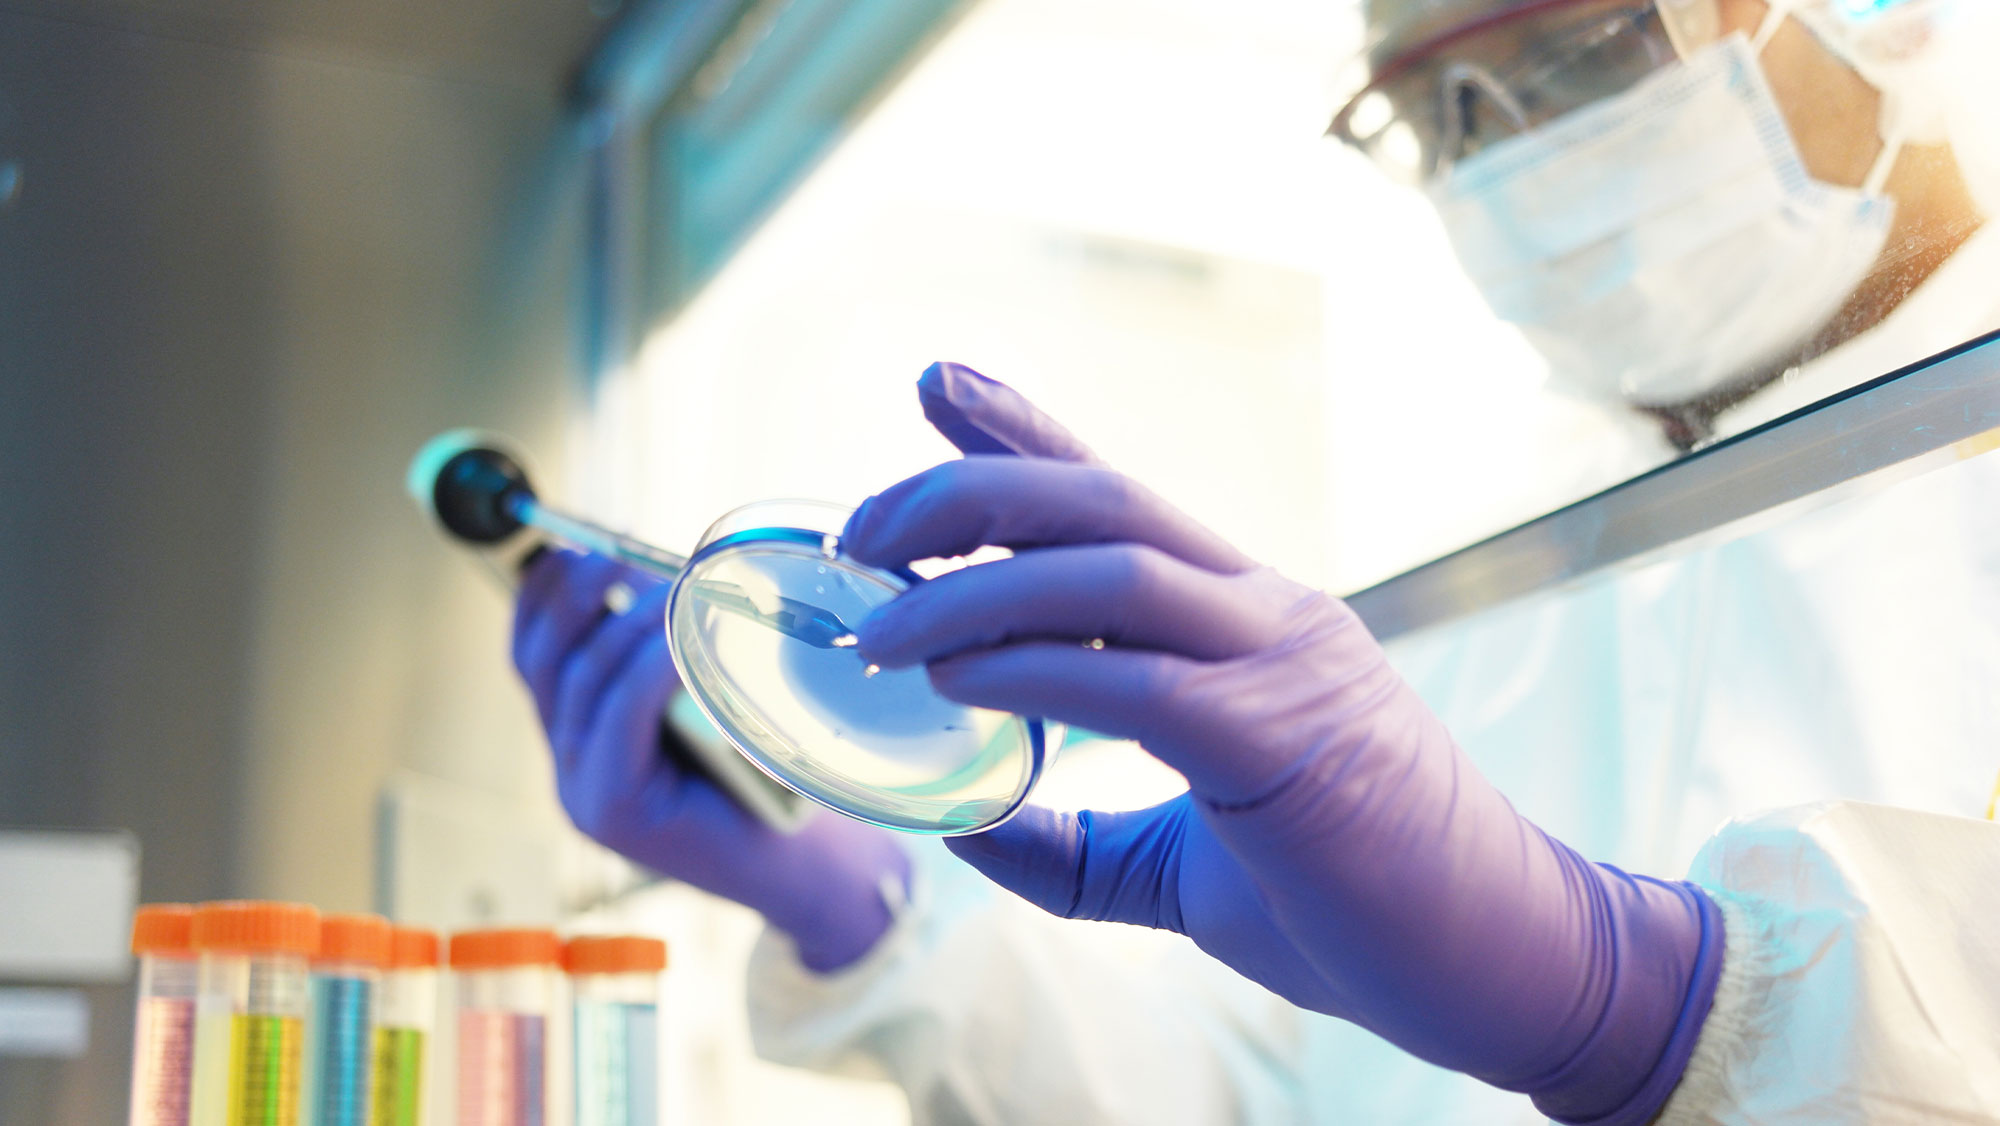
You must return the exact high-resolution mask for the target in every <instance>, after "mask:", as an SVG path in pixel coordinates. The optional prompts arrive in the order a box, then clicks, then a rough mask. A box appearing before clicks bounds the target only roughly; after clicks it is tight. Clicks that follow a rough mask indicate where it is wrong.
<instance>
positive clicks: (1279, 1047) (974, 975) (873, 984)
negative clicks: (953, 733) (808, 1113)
mask: <svg viewBox="0 0 2000 1126" xmlns="http://www.w3.org/2000/svg"><path fill="white" fill-rule="evenodd" d="M918 856H919V862H918V863H917V865H916V871H915V873H914V876H915V878H914V881H913V886H912V889H911V897H910V905H909V907H908V908H907V909H906V910H905V911H904V913H903V915H902V917H901V918H899V919H898V921H897V923H896V924H895V926H894V927H893V928H892V929H891V931H890V932H889V934H887V935H886V936H885V937H884V939H883V940H882V941H881V942H880V943H878V944H877V945H876V947H875V949H873V950H871V951H870V952H869V953H868V954H867V955H866V956H865V957H863V958H862V960H861V961H860V962H858V963H856V964H855V965H853V966H851V967H848V968H846V969H844V970H842V971H840V972H837V973H834V974H829V975H818V974H814V973H812V972H810V971H808V970H806V969H805V968H804V967H803V966H801V965H800V964H799V962H798V959H797V956H796V954H795V952H794V950H793V948H792V944H791V942H790V941H789V939H787V938H786V937H785V936H784V935H783V934H782V933H780V932H777V931H775V930H769V929H767V930H766V932H765V934H764V935H763V936H762V937H761V938H760V939H759V940H758V943H757V946H756V948H755V949H754V950H753V951H752V953H751V958H750V971H749V976H750V982H749V994H750V1028H751V1036H752V1039H753V1041H754V1042H755V1044H756V1047H757V1051H758V1054H759V1055H761V1056H763V1057H764V1058H766V1059H769V1060H772V1061H775V1062H778V1063H785V1064H791V1065H794V1066H799V1067H808V1068H813V1069H815V1070H821V1071H828V1072H834V1073H845V1074H861V1075H875V1076H880V1077H884V1078H887V1079H889V1080H890V1081H892V1082H894V1083H896V1084H897V1085H899V1086H901V1087H902V1088H903V1089H904V1091H905V1092H907V1094H908V1096H909V1099H910V1112H911V1117H912V1120H913V1121H914V1122H915V1123H916V1124H917V1126H927V1124H931V1123H1017V1122H1091V1123H1127V1122H1131V1123H1183V1122H1185V1123H1230V1122H1257V1123H1265V1122H1272V1123H1285V1122H1297V1121H1302V1120H1303V1117H1304V1112H1303V1111H1302V1110H1301V1108H1300V1103H1301V1100H1302V1098H1303V1096H1302V1093H1301V1083H1300V1075H1299V1070H1298V1069H1299V1067H1300V1065H1301V1059H1300V1057H1301V1055H1302V1053H1303V1050H1304V1048H1303V1044H1304V1040H1305V1037H1304V1036H1303V1034H1302V1032H1301V1029H1300V1026H1299V1020H1298V1011H1297V1010H1296V1009H1294V1008H1292V1006H1290V1005H1289V1004H1286V1003H1285V1002H1284V1001H1282V1000H1280V999H1279V998H1277V997H1275V996H1273V995H1272V994H1270V993H1268V992H1266V991H1264V990H1262V989H1260V988H1257V987H1255V986H1253V985H1251V984H1250V983H1249V982H1247V981H1245V980H1244V979H1242V978H1240V977H1237V976H1236V975H1235V974H1234V973H1233V972H1231V971H1229V970H1228V969H1226V968H1225V967H1222V966H1221V964H1220V963H1218V962H1215V961H1214V960H1212V959H1210V958H1208V957H1207V956H1206V955H1204V954H1202V953H1201V952H1200V951H1199V950H1198V949H1196V948H1195V947H1194V946H1193V945H1192V944H1190V943H1188V942H1187V941H1186V940H1185V939H1182V938H1180V937H1179V936H1177V935H1151V934H1148V935H1139V936H1137V937H1140V938H1143V939H1145V940H1148V941H1146V942H1140V943H1136V944H1135V943H1133V942H1131V941H1130V940H1131V939H1133V938H1134V937H1135V935H1134V934H1133V933H1132V931H1133V929H1132V928H1125V927H1120V926H1118V925H1117V924H1080V923H1076V922H1070V921H1067V920H1061V919H1056V918H1053V917H1051V916H1048V915H1046V914H1044V913H1042V912H1041V911H1039V910H1037V909H1035V908H1033V907H1030V906H1029V905H1027V904H1026V903H1023V902H1022V901H1020V900H1018V899H1016V898H1015V897H1013V896H1011V895H1008V894H1006V893H1005V892H1002V891H1000V890H999V889H997V888H994V887H993V886H992V885H991V884H988V883H987V882H986V881H985V880H984V879H982V878H981V877H979V876H978V874H977V873H975V872H973V871H972V870H971V869H970V868H968V867H966V866H965V865H963V864H962V863H961V862H959V861H958V860H957V859H956V858H954V857H952V856H951V855H950V854H949V853H948V852H946V851H945V850H944V849H943V848H941V847H938V848H932V849H921V850H919V851H918ZM1116 932H1124V933H1122V934H1120V933H1116ZM1135 946H1137V947H1140V948H1139V949H1134V947H1135Z"/></svg>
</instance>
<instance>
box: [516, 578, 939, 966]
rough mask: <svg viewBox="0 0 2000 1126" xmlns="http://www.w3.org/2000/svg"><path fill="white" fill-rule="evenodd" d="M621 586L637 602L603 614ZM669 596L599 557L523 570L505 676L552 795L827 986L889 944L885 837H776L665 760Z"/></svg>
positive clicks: (904, 867) (812, 826)
mask: <svg viewBox="0 0 2000 1126" xmlns="http://www.w3.org/2000/svg"><path fill="white" fill-rule="evenodd" d="M614 583H623V584H625V585H626V586H627V587H629V588H630V589H631V590H632V591H633V598H632V601H631V604H630V606H629V608H628V609H626V610H625V611H624V612H623V613H610V612H608V611H607V610H606V608H605V592H606V591H607V590H609V589H610V587H611V586H612V584H614ZM668 593H669V587H668V585H667V584H665V583H663V582H661V581H660V580H659V579H657V578H654V577H653V576H651V575H648V574H646V573H644V572H642V571H636V570H633V569H632V568H629V567H625V566H623V565H621V564H618V563H615V562H612V561H610V560H607V559H602V558H599V557H597V556H591V555H580V554H577V553H575V552H571V551H549V552H546V553H544V555H543V556H542V557H541V558H539V559H537V560H535V562H534V564H533V565H532V566H530V567H529V569H528V572H527V574H526V576H525V577H524V579H523V581H522V584H521V593H520V598H519V602H518V605H517V608H516V613H515V618H514V665H515V667H516V668H517V669H519V670H520V673H521V678H522V679H523V680H525V681H527V684H528V690H529V692H530V693H531V694H532V695H533V696H534V698H535V707H536V709H537V710H538V711H539V712H540V714H541V718H542V726H543V728H544V730H546V731H547V733H548V737H549V747H550V749H551V750H552V751H553V752H554V754H555V767H556V789H557V792H558V793H559V795H560V796H561V798H562V804H563V809H564V810H565V811H566V812H567V813H568V814H569V816H570V820H572V821H574V822H575V823H576V826H577V828H579V829H581V830H583V832H584V833H585V834H587V835H588V836H590V837H591V838H592V839H593V840H596V841H597V842H598V843H600V844H603V845H605V846H606V847H608V848H611V849H613V850H615V851H617V852H620V853H623V854H624V855H625V856H628V857H630V858H631V859H633V860H636V861H638V862H639V863H641V864H644V865H646V866H648V867H650V868H653V869H655V870H657V871H659V872H662V873H664V874H666V875H669V876H673V877H675V878H677V879H680V880H685V881H686V882H688V883H690V884H693V885H694V886H696V887H698V888H702V889H704V890H706V891H710V892H713V893H715V894H716V895H720V896H722V897H724V898H726V899H732V900H735V901H736V902H738V903H741V904H743V905H744V906H746V907H749V908H751V909H753V910H755V911H757V912H758V913H760V914H762V915H763V916H764V917H765V918H766V919H767V920H769V921H770V922H771V924H772V925H773V926H776V927H777V928H779V929H780V930H783V931H784V932H786V933H787V934H789V935H791V937H792V939H793V941H794V942H796V943H797V945H798V948H799V957H800V960H801V961H803V962H804V963H805V965H806V966H807V967H808V968H809V969H812V970H815V971H818V972H822V973H824V972H827V971H831V970H834V969H838V968H840V967H842V966H845V965H847V964H849V963H851V962H853V961H854V960H855V959H857V958H859V957H861V955H863V954H865V953H867V951H868V950H869V948H870V947H872V946H873V945H874V944H875V941H876V940H877V939H878V938H880V937H881V936H882V934H883V933H884V932H885V931H886V930H888V927H889V923H890V921H891V920H890V914H889V907H888V905H887V904H886V903H885V902H884V901H883V897H882V880H883V878H884V877H885V876H886V877H892V878H894V879H895V880H896V881H897V882H898V883H907V881H908V876H909V858H908V857H907V855H905V853H904V852H903V850H902V849H901V848H900V847H898V846H897V844H896V842H895V841H894V840H893V839H892V838H891V837H890V835H889V834H888V833H887V832H886V831H884V830H881V829H877V828H874V827H873V826H869V825H863V824H861V823H860V822H858V821H849V820H848V819H846V818H844V817H835V816H832V815H830V814H826V813H818V814H816V815H815V816H814V817H813V818H812V820H810V821H808V822H807V823H806V825H805V826H804V828H802V829H800V830H799V831H798V832H796V833H791V834H785V833H780V832H778V831H777V830H775V829H772V828H771V827H770V826H768V825H766V824H764V823H763V822H762V821H759V820H758V819H757V818H756V817H755V816H753V815H752V814H750V813H749V812H747V811H745V810H744V809H743V807H741V806H739V805H737V804H736V803H735V802H734V801H732V800H731V799H730V798H729V796H728V795H727V794H725V793H723V791H722V790H721V789H719V788H717V787H716V785H715V784H714V783H713V782H711V781H709V780H708V779H707V778H705V777H702V776H701V775H698V774H693V773H689V772H687V771H685V770H683V769H682V768H681V767H680V766H678V765H677V764H676V763H675V762H674V760H673V759H672V758H671V757H669V756H668V755H667V754H666V753H665V751H664V748H663V747H662V746H661V739H662V737H663V734H665V733H664V732H663V731H662V729H661V726H660V716H661V711H662V709H663V708H664V707H665V705H666V702H667V698H668V697H669V696H670V695H671V694H672V693H673V691H674V689H675V688H676V686H677V685H678V683H679V681H678V679H677V677H676V676H675V673H674V663H673V657H672V656H671V655H670V654H669V653H668V651H667V636H666V629H665V627H664V622H665V620H666V607H667V595H668Z"/></svg>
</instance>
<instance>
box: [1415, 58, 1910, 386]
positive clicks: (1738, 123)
mask: <svg viewBox="0 0 2000 1126" xmlns="http://www.w3.org/2000/svg"><path fill="white" fill-rule="evenodd" d="M1893 158H1894V152H1893V146H1889V147H1886V148H1885V150H1884V152H1883V156H1882V160H1881V161H1880V162H1878V164H1877V169H1876V172H1875V174H1872V175H1871V176H1870V177H1869V185H1868V186H1867V187H1866V188H1864V189H1858V190H1857V189H1852V188H1842V187H1836V186H1834V185H1830V184H1825V183H1821V182H1819V181H1817V180H1814V179H1812V178H1811V177H1810V176H1809V175H1807V173H1806V169H1805V164H1804V162H1803V161H1802V160H1801V159H1800V158H1799V154H1798V149H1797V147H1796V146H1795V145H1794V144H1793V143H1792V139H1791V134H1790V133H1789V132H1788V131H1787V129H1786V127H1785V122H1784V118H1783V116H1782V115H1781V114H1780V113H1779V110H1778V105H1777V102H1776V101H1775V100H1774V99H1773V98H1772V96H1771V91H1770V88H1769V86H1768V85H1767V84H1766V83H1765V81H1764V75H1763V72H1762V70H1761V69H1760V68H1759V67H1758V65H1757V60H1756V51H1755V50H1754V49H1752V48H1751V46H1750V45H1749V43H1748V42H1747V41H1746V40H1745V39H1744V38H1743V37H1742V36H1740V35H1737V36H1731V37H1729V38H1727V39H1724V40H1722V41H1721V42H1719V43H1717V44H1715V45H1714V46H1711V47H1707V48H1704V49H1703V50H1701V51H1699V52H1698V53H1696V54H1695V55H1694V56H1693V57H1691V58H1690V59H1688V60H1687V61H1686V62H1684V63H1681V64H1677V65H1673V66H1669V67H1667V68H1665V69H1663V70H1661V71H1660V72H1658V73H1656V74H1653V75H1650V76H1648V77H1647V78H1646V79H1645V80H1644V81H1642V82H1640V83H1638V84H1637V85H1635V86H1634V87H1632V88H1631V89H1630V90H1627V91H1625V92H1623V93H1621V94H1618V95H1615V96H1613V97H1609V98H1605V99H1603V100H1602V101H1599V102H1595V103H1592V104H1591V105H1588V106H1585V107H1584V108H1582V109H1580V110H1576V111H1574V112H1572V113H1569V114H1567V115H1565V116H1563V117H1561V118H1558V119H1556V120H1555V121H1552V122H1550V123H1548V124H1547V125H1544V126H1541V127H1540V128H1537V129H1533V130H1531V131H1529V132H1526V133H1523V134H1521V135H1520V136H1517V137H1511V138H1508V139H1507V140H1505V141H1502V142H1500V143H1498V144H1495V145H1493V146H1491V147H1489V148H1486V149H1483V150H1481V151H1480V152H1478V153H1475V154H1473V155H1472V156H1470V157H1468V158H1466V159H1464V160H1462V161H1460V162H1458V163H1457V164H1456V165H1454V166H1453V167H1452V168H1451V170H1450V171H1449V172H1448V173H1446V174H1445V176H1443V177H1442V178H1440V179H1439V180H1437V181H1436V182H1434V183H1433V184H1431V185H1430V187H1429V189H1428V190H1429V193H1430V196H1431V200H1432V202H1433V204H1435V205H1436V207H1437V210H1438V214H1439V216H1440V217H1441V218H1442V219H1443V220H1444V226H1445V231H1446V233H1447V235H1449V236H1450V239H1451V243H1452V247H1453V249H1454V250H1455V251H1456V252H1457V254H1458V258H1459V262H1460V263H1461V264H1462V265H1463V266H1464V268H1465V271H1466V273H1467V274H1468V275H1470V276H1471V278H1472V280H1473V282H1474V283H1475V284H1476V285H1477V286H1478V287H1479V290H1480V292H1481V293H1482V294H1483V295H1484V296H1485V298H1486V300H1487V303H1488V304H1489V305H1491V306H1492V307H1493V311H1494V312H1495V313H1497V314H1499V315H1500V316H1501V317H1502V318H1504V319H1506V320H1508V321H1511V322H1512V323H1514V324H1515V325H1517V326H1519V327H1520V329H1521V330H1522V332H1523V333H1525V334H1526V336H1527V337H1528V340H1529V342H1530V343H1532V344H1533V345H1534V346H1535V347H1536V349H1537V350H1539V351H1540V352H1541V353H1542V354H1543V356H1545V357H1546V358H1547V360H1548V362H1549V368H1550V375H1551V381H1552V382H1553V383H1554V384H1555V385H1556V386H1557V387H1559V388H1562V389H1564V390H1567V391H1570V392H1572V393H1576V394H1580V395H1583V396H1585V397H1589V398H1593V399H1598V400H1609V401H1618V402H1625V403H1631V404H1636V405H1676V404H1679V403H1684V402H1687V401H1689V400H1691V399H1694V398H1697V397H1699V396H1701V395H1703V394H1705V393H1707V392H1709V391H1713V390H1715V389H1716V388H1718V387H1721V386H1723V385H1725V384H1727V383H1729V382H1731V381H1732V380H1734V379H1737V378H1740V377H1742V376H1745V375H1748V374H1750V373H1751V372H1754V371H1756V370H1758V369H1759V368H1761V367H1764V366H1767V365H1769V364H1772V363H1774V362H1777V361H1779V360H1781V359H1783V358H1784V357H1785V356H1787V355H1788V354H1789V353H1790V352H1791V351H1792V350H1794V349H1796V348H1797V347H1798V346H1799V345H1800V344H1801V343H1803V342H1804V341H1805V339H1806V338H1807V337H1808V336H1810V335H1811V334H1812V333H1813V332H1814V331H1815V330H1817V329H1818V328H1820V327H1821V326H1822V325H1823V324H1825V323H1826V321H1827V320H1828V319H1829V318H1830V317H1831V316H1832V315H1833V314H1834V313H1835V312H1837V311H1838V310H1839V308H1840V306H1841V304H1842V302H1843V301H1845V299H1846V298H1847V295H1848V294H1849V293H1850V292H1851V291H1852V290H1853V289H1854V287H1855V286H1856V285H1858V284H1859V283H1860V281H1861V279H1862V278H1864V277H1865V276H1867V273H1868V270H1869V267H1870V266H1871V265H1872V264H1873V263H1874V261H1875V258H1876V255H1877V254H1879V253H1880V251H1881V249H1882V245H1883V243H1884V241H1885V240H1886V239H1887V237H1888V231H1889V220H1890V218H1891V215H1892V213H1893V203H1892V201H1891V200H1890V199H1888V198H1887V197H1886V196H1883V195H1882V194H1881V193H1880V189H1879V180H1880V178H1881V174H1882V173H1884V172H1886V170H1887V168H1888V165H1889V163H1890V162H1892V161H1893Z"/></svg>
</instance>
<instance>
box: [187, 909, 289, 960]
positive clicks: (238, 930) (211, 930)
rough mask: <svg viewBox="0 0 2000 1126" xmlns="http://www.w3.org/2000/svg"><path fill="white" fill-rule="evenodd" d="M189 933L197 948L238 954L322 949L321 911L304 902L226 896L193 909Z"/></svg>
mask: <svg viewBox="0 0 2000 1126" xmlns="http://www.w3.org/2000/svg"><path fill="white" fill-rule="evenodd" d="M188 929H189V935H190V937H191V939H192V940H193V943H194V948H195V949H196V950H216V951H225V952H229V953H236V954H303V955H305V956H306V957H308V958H310V957H312V956H313V955H314V954H316V953H318V952H319V911H318V910H317V909H315V908H313V907H310V906H307V905H306V904H304V903H272V902H264V901H259V900H250V899H226V900H222V901H219V902H216V903H204V904H202V905H201V906H199V907H197V908H195V909H194V921H193V923H192V924H190V926H189V928H188Z"/></svg>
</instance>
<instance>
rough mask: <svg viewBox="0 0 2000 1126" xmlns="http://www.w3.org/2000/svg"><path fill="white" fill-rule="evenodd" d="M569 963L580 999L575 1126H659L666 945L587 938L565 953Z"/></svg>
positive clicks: (575, 941)
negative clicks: (661, 987) (661, 989)
mask: <svg viewBox="0 0 2000 1126" xmlns="http://www.w3.org/2000/svg"><path fill="white" fill-rule="evenodd" d="M563 963H564V966H565V968H566V969H568V971H569V976H570V989H571V992H572V994H573V995H574V997H575V1003H574V1009H573V1011H574V1013H575V1018H576V1019H575V1031H574V1035H573V1041H574V1043H575V1051H576V1057H575V1058H576V1068H575V1083H576V1126H654V1124H655V1123H656V1122H657V1121H658V1119H659V1105H660V1090H659V1083H658V1078H657V1077H658V1073H659V1054H658V1053H659V1031H658V1030H659V1023H658V1022H659V1015H658V1014H659V985H660V973H661V971H663V970H665V969H666V966H667V944H666V943H664V942H661V941H660V940H659V939H657V938H645V937H641V936H637V935H585V936H582V937H578V938H573V939H571V940H570V941H569V944H568V945H567V946H565V947H564V949H563Z"/></svg>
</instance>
